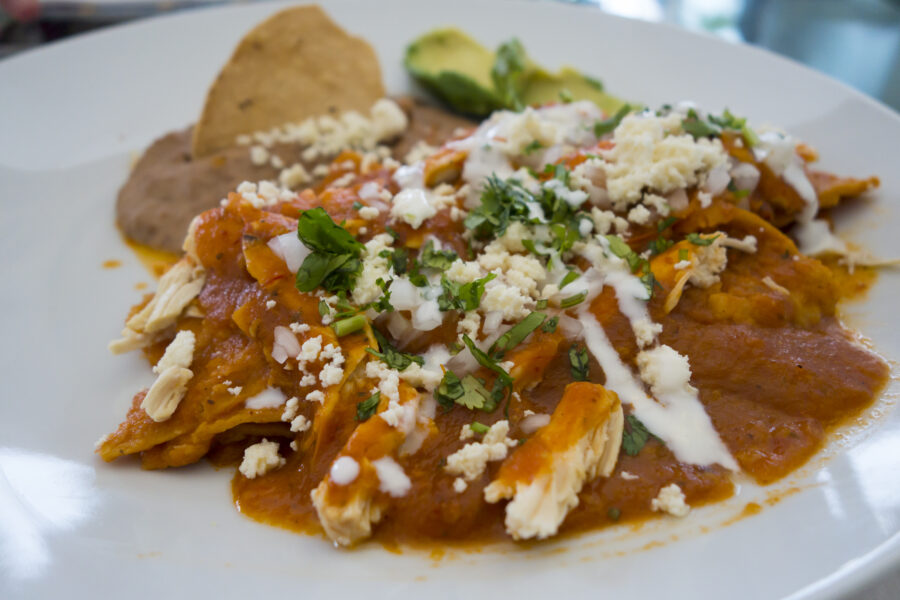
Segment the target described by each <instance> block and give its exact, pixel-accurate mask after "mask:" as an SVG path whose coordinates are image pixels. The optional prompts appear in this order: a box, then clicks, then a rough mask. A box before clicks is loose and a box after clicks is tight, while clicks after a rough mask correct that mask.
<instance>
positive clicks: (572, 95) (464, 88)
mask: <svg viewBox="0 0 900 600" xmlns="http://www.w3.org/2000/svg"><path fill="white" fill-rule="evenodd" d="M403 64H404V66H405V67H406V69H407V71H409V73H410V74H411V75H412V76H413V77H414V78H415V79H417V80H418V81H419V82H420V83H421V84H422V85H424V86H425V87H426V88H428V89H429V90H430V91H431V92H432V93H433V94H435V95H436V96H437V97H438V98H440V99H442V100H443V101H444V102H446V103H447V104H449V105H450V107H451V108H453V109H454V110H456V111H458V112H461V113H465V114H468V115H473V116H476V117H482V116H486V115H488V114H490V113H491V112H493V111H495V110H498V109H501V108H508V109H512V110H522V108H523V107H524V106H527V105H532V104H534V105H539V104H546V103H548V102H559V101H560V99H561V96H562V95H564V96H565V97H566V98H567V99H571V100H591V101H593V102H595V103H596V104H597V105H598V106H599V107H600V108H601V109H603V111H604V112H606V113H607V114H614V113H615V112H616V111H617V110H618V109H619V108H621V107H622V106H623V105H624V104H625V102H623V101H622V100H620V99H619V98H616V97H614V96H611V95H609V94H607V93H606V92H604V90H603V84H602V83H600V82H599V81H597V80H596V79H592V78H590V77H587V76H585V75H583V74H582V73H580V72H579V71H577V70H575V69H573V68H571V67H563V68H562V69H560V70H559V72H557V73H550V72H549V71H547V70H546V69H544V68H542V67H540V66H539V65H536V64H535V63H534V62H532V61H531V60H530V59H529V58H528V56H527V55H526V53H525V49H524V48H523V47H522V44H521V43H520V42H519V41H518V40H516V39H512V40H509V41H508V42H506V43H504V44H501V45H500V47H499V48H498V49H497V52H491V51H490V50H488V49H487V48H485V47H484V46H482V45H481V44H480V43H478V42H477V41H476V40H474V39H472V38H471V37H469V35H467V34H466V33H464V32H463V31H460V30H459V29H457V28H455V27H445V28H440V29H434V30H432V31H430V32H428V33H426V34H424V35H422V36H421V37H419V38H417V39H416V40H414V41H413V42H412V43H411V44H410V45H409V46H407V48H406V55H405V56H404V59H403Z"/></svg>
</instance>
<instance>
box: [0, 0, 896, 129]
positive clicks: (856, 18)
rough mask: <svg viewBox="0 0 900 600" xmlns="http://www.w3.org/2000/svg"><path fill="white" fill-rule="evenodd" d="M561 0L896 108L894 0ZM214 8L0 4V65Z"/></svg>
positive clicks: (197, 2)
mask: <svg viewBox="0 0 900 600" xmlns="http://www.w3.org/2000/svg"><path fill="white" fill-rule="evenodd" d="M564 1H565V0H564ZM568 1H569V2H570V3H573V4H585V5H592V6H599V7H600V8H601V9H603V10H605V11H607V12H610V13H613V14H617V15H621V16H626V17H633V18H637V19H644V20H647V21H660V22H666V23H671V24H675V25H678V26H681V27H684V28H686V29H690V30H693V31H702V32H706V33H709V34H712V35H715V36H719V37H722V38H725V39H727V40H731V41H734V42H746V43H750V44H753V45H756V46H761V47H763V48H767V49H769V50H772V51H774V52H777V53H778V54H782V55H784V56H788V57H790V58H793V59H795V60H797V61H800V62H802V63H805V64H807V65H809V66H811V67H813V68H815V69H817V70H819V71H822V72H824V73H827V74H829V75H831V76H832V77H835V78H837V79H840V80H841V81H843V82H845V83H847V84H849V85H851V86H852V87H855V88H856V89H858V90H860V91H862V92H864V93H866V94H868V95H870V96H872V97H874V98H877V99H879V100H881V101H882V102H884V103H885V104H887V105H888V106H890V107H892V108H893V109H894V110H898V111H900V0H568ZM38 2H40V3H39V4H38ZM219 3H221V2H220V0H161V1H158V2H146V1H143V0H96V1H93V2H82V1H79V0H0V6H2V7H3V8H2V9H0V60H2V59H3V58H5V57H8V56H11V55H14V54H15V53H17V52H21V51H23V50H27V49H29V48H33V47H35V46H39V45H40V44H45V43H48V42H52V41H55V40H59V39H62V38H65V37H68V36H71V35H74V34H77V33H82V32H85V31H90V30H94V29H98V28H101V27H107V26H109V25H113V24H116V23H121V22H123V21H129V20H132V19H139V18H143V17H147V16H151V15H155V14H159V13H167V12H172V11H178V10H190V9H193V8H197V7H198V6H204V5H212V4H219Z"/></svg>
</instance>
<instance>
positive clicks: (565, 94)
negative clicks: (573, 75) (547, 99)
mask: <svg viewBox="0 0 900 600" xmlns="http://www.w3.org/2000/svg"><path fill="white" fill-rule="evenodd" d="M559 99H560V100H561V101H562V102H563V104H568V103H569V102H572V101H573V100H574V99H575V96H573V95H572V92H570V91H569V88H563V89H561V90H559Z"/></svg>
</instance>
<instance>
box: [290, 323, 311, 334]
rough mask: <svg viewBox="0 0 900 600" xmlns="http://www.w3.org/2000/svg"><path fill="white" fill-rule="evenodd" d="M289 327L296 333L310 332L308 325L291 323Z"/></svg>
mask: <svg viewBox="0 0 900 600" xmlns="http://www.w3.org/2000/svg"><path fill="white" fill-rule="evenodd" d="M288 327H289V328H290V330H291V331H292V332H294V333H305V332H307V331H309V325H307V324H306V323H291V324H290V325H288Z"/></svg>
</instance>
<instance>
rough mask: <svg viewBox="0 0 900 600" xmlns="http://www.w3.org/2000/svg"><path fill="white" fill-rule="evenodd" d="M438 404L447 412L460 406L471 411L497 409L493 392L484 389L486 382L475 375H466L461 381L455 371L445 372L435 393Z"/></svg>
mask: <svg viewBox="0 0 900 600" xmlns="http://www.w3.org/2000/svg"><path fill="white" fill-rule="evenodd" d="M434 397H435V399H436V400H437V401H438V403H439V404H440V405H441V406H442V407H444V409H446V410H450V409H452V408H453V406H454V405H456V404H459V405H460V406H464V407H466V408H468V409H469V410H483V411H485V412H491V411H493V410H494V409H495V408H497V403H496V402H495V401H494V399H493V397H492V394H491V392H489V391H488V390H487V388H486V387H484V382H483V381H482V380H480V379H478V378H477V377H475V376H474V375H466V376H465V377H463V378H462V379H460V378H459V377H458V376H457V375H456V373H454V372H453V371H450V370H448V371H446V372H444V377H443V379H441V383H440V385H439V386H438V387H437V389H436V390H435V392H434Z"/></svg>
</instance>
